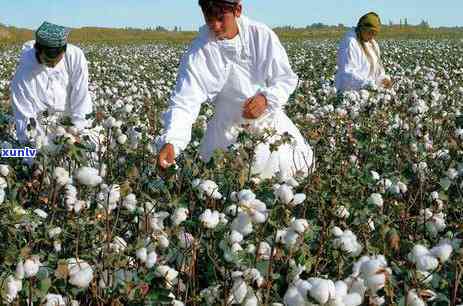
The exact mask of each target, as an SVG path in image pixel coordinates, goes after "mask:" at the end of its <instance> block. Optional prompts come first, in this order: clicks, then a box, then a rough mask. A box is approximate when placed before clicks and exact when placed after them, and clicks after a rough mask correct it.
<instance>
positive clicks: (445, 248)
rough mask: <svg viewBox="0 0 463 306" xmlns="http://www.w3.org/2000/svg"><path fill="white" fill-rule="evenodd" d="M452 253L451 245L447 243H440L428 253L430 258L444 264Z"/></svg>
mask: <svg viewBox="0 0 463 306" xmlns="http://www.w3.org/2000/svg"><path fill="white" fill-rule="evenodd" d="M452 251H453V248H452V245H450V244H449V243H442V244H439V245H437V246H435V247H433V248H432V249H431V251H430V253H431V255H432V256H434V257H436V258H437V259H439V261H440V262H441V263H444V262H446V261H447V260H448V259H449V258H450V255H452Z"/></svg>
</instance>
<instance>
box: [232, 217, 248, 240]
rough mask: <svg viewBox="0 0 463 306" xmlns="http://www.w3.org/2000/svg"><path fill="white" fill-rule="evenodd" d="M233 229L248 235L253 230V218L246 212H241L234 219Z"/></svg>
mask: <svg viewBox="0 0 463 306" xmlns="http://www.w3.org/2000/svg"><path fill="white" fill-rule="evenodd" d="M231 229H232V230H234V231H237V232H239V233H240V234H241V235H243V236H244V237H246V236H247V235H249V234H251V233H252V231H253V227H252V223H251V218H250V217H249V216H248V215H247V214H246V213H242V212H241V213H239V214H238V216H236V217H235V219H233V222H232V224H231Z"/></svg>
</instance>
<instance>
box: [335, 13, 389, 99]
mask: <svg viewBox="0 0 463 306" xmlns="http://www.w3.org/2000/svg"><path fill="white" fill-rule="evenodd" d="M380 31H381V20H380V18H379V16H378V15H377V14H376V13H374V12H370V13H368V14H366V15H364V16H362V17H361V18H360V19H359V21H358V23H357V26H356V27H355V28H354V29H353V30H351V31H349V32H348V33H347V34H346V35H345V36H344V38H343V39H342V41H341V43H340V45H339V50H338V55H337V66H338V70H337V72H336V80H335V83H336V89H337V91H338V92H339V93H341V92H344V91H350V90H356V91H358V90H360V89H364V88H369V87H384V88H390V87H391V86H392V82H391V80H390V78H389V77H388V76H387V75H386V72H385V70H384V67H383V64H382V62H381V53H380V49H379V45H378V43H377V42H376V40H375V37H376V36H377V35H378V33H379V32H380Z"/></svg>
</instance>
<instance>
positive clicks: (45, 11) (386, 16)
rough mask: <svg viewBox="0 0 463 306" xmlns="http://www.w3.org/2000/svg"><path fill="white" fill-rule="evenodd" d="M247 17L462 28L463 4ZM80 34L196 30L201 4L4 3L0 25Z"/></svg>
mask: <svg viewBox="0 0 463 306" xmlns="http://www.w3.org/2000/svg"><path fill="white" fill-rule="evenodd" d="M242 1H243V7H244V13H245V14H246V15H247V16H249V17H251V18H253V19H255V20H258V21H261V22H263V23H266V24H267V25H269V26H271V27H275V26H283V25H293V26H296V27H302V26H305V25H310V24H312V23H316V22H322V23H324V24H330V25H337V24H339V23H342V24H344V25H347V26H352V25H355V24H356V22H357V20H358V18H359V17H360V16H361V15H363V14H364V13H367V12H369V11H375V12H377V13H378V14H379V15H380V17H381V19H382V21H383V23H388V22H389V21H390V20H391V21H393V22H394V23H399V20H400V19H402V20H403V19H404V18H407V20H408V23H409V24H417V23H419V22H421V21H422V20H423V19H424V20H426V21H427V22H429V23H430V25H431V26H433V27H436V26H461V25H463V14H462V12H463V1H462V0H438V1H435V0H319V1H310V0H283V1H282V0H242ZM44 20H47V21H49V22H53V23H57V24H61V25H65V26H68V27H74V28H79V27H83V26H98V27H116V28H122V27H136V28H147V27H156V26H164V27H167V28H169V29H172V28H173V27H174V26H180V27H181V28H182V29H183V30H197V29H198V27H199V26H201V25H202V23H203V19H202V16H201V13H200V10H199V7H198V5H197V0H104V1H103V0H0V23H3V24H7V25H12V26H16V27H23V28H29V29H36V28H37V27H38V26H39V25H40V24H41V23H42V21H44Z"/></svg>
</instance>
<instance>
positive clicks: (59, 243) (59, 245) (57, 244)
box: [53, 240, 62, 252]
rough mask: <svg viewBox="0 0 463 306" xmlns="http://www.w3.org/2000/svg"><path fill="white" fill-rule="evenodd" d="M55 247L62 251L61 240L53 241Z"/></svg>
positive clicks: (57, 250)
mask: <svg viewBox="0 0 463 306" xmlns="http://www.w3.org/2000/svg"><path fill="white" fill-rule="evenodd" d="M53 249H54V250H55V252H61V250H62V246H61V241H59V240H55V241H53Z"/></svg>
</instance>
